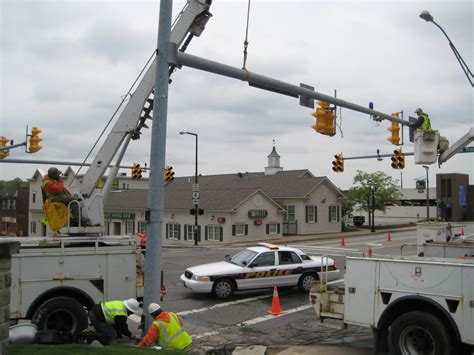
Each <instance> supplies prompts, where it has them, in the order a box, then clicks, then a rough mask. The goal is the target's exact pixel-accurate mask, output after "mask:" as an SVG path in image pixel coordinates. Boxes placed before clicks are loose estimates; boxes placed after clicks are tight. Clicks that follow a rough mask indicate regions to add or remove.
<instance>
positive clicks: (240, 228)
mask: <svg viewBox="0 0 474 355" xmlns="http://www.w3.org/2000/svg"><path fill="white" fill-rule="evenodd" d="M247 234H249V229H248V225H247V224H245V223H236V224H234V225H233V226H232V235H235V236H238V237H240V236H243V235H247Z"/></svg>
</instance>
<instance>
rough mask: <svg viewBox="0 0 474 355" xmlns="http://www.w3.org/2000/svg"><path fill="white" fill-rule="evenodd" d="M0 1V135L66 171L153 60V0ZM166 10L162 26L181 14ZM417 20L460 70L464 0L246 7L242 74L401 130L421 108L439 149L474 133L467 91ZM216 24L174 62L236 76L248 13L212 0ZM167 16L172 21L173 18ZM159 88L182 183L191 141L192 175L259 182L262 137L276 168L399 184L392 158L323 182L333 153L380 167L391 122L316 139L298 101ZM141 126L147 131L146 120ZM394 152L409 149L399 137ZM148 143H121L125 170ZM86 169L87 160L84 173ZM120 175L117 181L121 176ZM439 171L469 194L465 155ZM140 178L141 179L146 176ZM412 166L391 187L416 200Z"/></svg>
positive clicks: (468, 16) (26, 174)
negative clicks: (196, 61)
mask: <svg viewBox="0 0 474 355" xmlns="http://www.w3.org/2000/svg"><path fill="white" fill-rule="evenodd" d="M0 3H1V9H0V10H1V48H0V50H1V53H0V58H1V77H0V81H1V90H0V92H1V95H0V100H1V101H0V109H1V114H0V120H1V126H0V135H2V136H6V137H8V138H10V139H13V140H14V141H15V143H20V142H23V141H24V140H25V129H26V126H27V125H28V126H29V127H33V126H37V127H39V128H40V129H42V130H43V133H42V135H41V136H42V138H43V142H42V145H43V149H42V150H41V151H40V152H38V153H36V154H26V153H25V152H24V150H23V149H21V148H17V149H14V150H12V151H11V153H10V158H16V159H34V160H60V161H74V162H76V161H77V162H79V161H82V160H83V159H84V157H85V156H86V154H87V153H88V152H89V150H90V149H91V147H92V145H93V144H94V142H95V140H96V139H97V137H98V136H99V134H100V132H101V131H102V130H103V128H104V126H105V125H106V123H107V121H108V120H109V118H110V117H111V115H112V114H113V112H114V111H115V109H116V107H117V106H118V104H119V103H120V100H121V96H122V95H124V94H125V93H126V92H127V90H128V88H129V87H130V85H131V84H132V82H133V81H134V79H135V78H136V76H137V75H138V73H139V72H140V70H141V69H142V67H143V65H144V64H145V62H146V61H147V59H148V58H149V57H150V55H151V54H152V52H153V50H154V48H155V47H156V42H157V35H158V15H159V1H131V0H130V1H105V0H103V1H92V0H61V1H60V0H57V1H42V0H35V1H33V0H32V1H22V0H0ZM183 4H184V2H183V1H175V2H174V3H173V14H177V13H178V12H179V11H180V10H181V9H182V7H183ZM422 10H429V11H430V12H431V14H432V15H433V17H434V19H435V21H436V22H437V23H438V24H439V25H440V26H442V27H443V28H444V30H445V31H446V32H447V33H448V35H449V37H450V38H451V40H452V41H453V43H454V44H455V46H456V47H457V49H458V51H459V52H460V53H461V55H462V56H463V58H464V60H465V61H466V62H467V63H468V64H469V66H470V68H471V70H472V69H474V66H473V65H472V64H473V42H474V40H473V28H474V22H473V2H472V1H470V0H467V1H413V0H410V1H408V0H407V1H349V0H348V1H275V0H273V1H263V0H260V1H259V0H253V1H252V2H251V12H250V24H249V35H248V36H249V37H248V40H249V47H248V59H247V69H248V70H249V71H252V72H254V73H258V74H261V75H265V76H267V77H271V78H274V79H278V80H282V81H284V82H287V83H290V84H293V85H299V84H300V83H306V84H309V85H312V86H314V87H315V90H316V91H318V92H320V93H324V94H328V95H333V94H334V90H337V96H338V97H339V98H341V99H343V100H346V101H349V102H352V103H355V104H359V105H362V106H367V105H368V103H369V102H373V103H374V105H375V109H377V110H379V111H382V112H384V113H387V114H390V113H392V112H398V111H403V112H404V115H405V116H404V117H405V119H408V115H412V116H415V114H414V113H413V111H414V110H415V109H416V108H417V107H422V108H423V109H424V110H425V112H427V113H428V114H429V115H430V117H431V123H432V126H433V128H434V129H439V131H440V133H441V135H442V136H445V137H447V138H448V140H449V141H450V143H451V144H452V143H454V142H456V141H457V140H458V139H459V138H460V137H461V136H463V135H464V134H465V133H466V132H467V131H468V129H469V128H470V127H472V126H473V90H472V87H471V86H470V85H469V83H468V81H467V78H466V77H465V75H464V73H463V72H462V69H461V67H460V66H459V64H458V62H457V60H456V58H455V57H454V55H453V53H452V51H451V49H450V48H449V45H448V42H447V40H446V38H445V37H444V36H443V34H442V32H441V31H440V30H439V29H438V28H436V26H435V25H433V24H431V23H427V22H425V21H423V20H422V19H420V18H419V17H418V15H419V14H420V12H421V11H422ZM210 11H211V13H212V14H213V17H212V18H211V19H210V20H209V22H208V24H207V26H206V29H205V30H204V32H203V34H202V35H201V37H199V38H195V39H194V40H193V41H192V42H191V44H190V45H189V47H188V49H187V53H190V54H194V55H197V56H200V57H202V58H206V59H210V60H213V61H217V62H220V63H223V64H227V65H231V66H234V67H237V68H241V67H242V62H243V41H244V39H245V26H246V16H247V1H246V0H239V1H225V0H214V1H213V4H212V6H211V9H210ZM173 18H174V16H173ZM172 79H173V82H172V84H171V85H170V88H169V106H168V129H167V148H166V160H167V163H168V164H169V165H172V166H173V168H174V171H175V173H176V176H190V175H193V174H194V156H195V155H194V154H195V152H194V144H195V140H194V137H192V136H189V135H184V136H181V135H179V134H178V132H179V131H182V130H185V131H190V132H195V133H197V134H199V172H200V173H201V174H203V175H209V174H225V173H237V172H258V171H263V170H264V167H265V166H267V156H268V154H269V153H270V152H271V150H272V146H273V140H275V142H276V143H275V146H276V150H277V152H278V153H279V154H280V156H281V166H282V167H283V168H284V169H285V170H293V169H309V170H310V171H311V172H312V173H313V174H314V175H315V176H328V177H329V179H330V180H331V181H333V182H334V183H335V184H336V185H337V186H339V187H341V188H344V189H346V188H349V187H350V186H351V184H352V181H353V178H354V175H355V174H356V171H357V170H358V169H360V170H363V171H366V172H375V171H378V170H381V171H384V172H385V173H387V174H388V175H390V176H393V177H394V178H396V179H398V180H400V177H401V173H400V171H398V170H393V169H392V168H391V167H390V158H385V159H384V160H383V161H377V160H376V159H365V160H348V161H346V163H345V172H344V173H342V174H341V173H334V172H333V171H332V164H331V162H332V160H333V157H334V154H336V153H339V152H342V153H343V154H344V156H345V157H354V156H365V155H373V154H376V150H377V149H379V150H380V153H381V154H391V153H392V152H393V149H394V148H395V146H393V145H391V144H390V143H389V142H388V141H387V137H388V136H389V132H388V131H387V129H386V128H387V127H388V124H389V123H388V122H382V123H380V124H375V123H374V122H373V121H372V120H371V119H370V118H369V116H368V115H365V114H362V113H359V112H355V111H350V110H347V109H343V110H342V112H341V114H340V115H339V118H338V123H339V124H340V127H341V130H342V134H341V131H340V130H338V132H337V135H335V136H334V137H328V136H324V135H321V134H318V133H316V132H315V131H314V130H313V129H312V128H311V124H313V123H314V118H313V117H312V116H311V112H312V110H311V109H309V108H305V107H302V106H300V105H299V100H298V99H295V98H292V97H287V96H283V95H279V94H275V93H271V92H266V91H262V90H260V89H256V88H252V87H249V86H248V84H247V83H246V82H243V81H238V80H235V79H231V78H227V77H223V76H217V75H215V74H211V73H207V72H202V71H198V70H195V69H192V68H186V67H183V68H182V69H181V70H178V71H177V72H175V73H174V74H173V77H172ZM150 127H151V122H150ZM405 133H406V134H405V145H404V146H403V150H404V151H405V152H413V149H414V148H413V144H412V143H409V142H408V130H406V132H405ZM150 137H151V130H144V132H143V134H142V139H141V140H139V141H133V142H132V143H131V145H130V148H129V149H128V151H127V154H126V155H125V157H124V160H123V164H125V165H131V164H132V163H133V162H139V163H141V164H142V165H144V163H145V162H148V161H149V155H150ZM89 161H90V160H89ZM37 167H40V168H43V169H47V168H48V166H44V165H43V166H41V165H26V164H11V163H10V164H5V163H2V164H0V179H12V178H15V177H21V178H23V179H26V178H30V177H32V175H33V173H34V171H35V169H36V168H37ZM125 172H127V174H129V173H130V171H125ZM437 173H465V174H469V175H470V176H471V180H470V183H471V184H474V181H473V179H472V176H474V154H458V155H456V156H455V157H453V158H452V159H450V160H449V161H448V162H446V163H444V164H443V165H442V166H441V167H438V165H437V164H433V165H431V168H430V179H431V181H432V182H434V181H435V180H434V179H435V175H436V174H437ZM145 176H146V175H145ZM423 176H425V169H423V168H422V167H421V166H420V165H415V164H414V160H413V157H407V159H406V168H405V169H404V170H403V186H404V187H414V186H415V179H416V178H420V177H423Z"/></svg>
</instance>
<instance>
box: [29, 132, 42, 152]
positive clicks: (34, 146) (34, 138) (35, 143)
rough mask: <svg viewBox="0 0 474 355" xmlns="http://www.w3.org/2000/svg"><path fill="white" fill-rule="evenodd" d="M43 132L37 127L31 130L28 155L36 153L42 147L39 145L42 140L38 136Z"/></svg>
mask: <svg viewBox="0 0 474 355" xmlns="http://www.w3.org/2000/svg"><path fill="white" fill-rule="evenodd" d="M41 132H43V131H42V130H40V129H39V128H38V127H33V128H32V129H31V134H30V135H29V136H30V142H29V143H30V144H29V147H28V150H27V152H28V153H36V152H37V151H39V150H41V149H42V148H43V147H42V146H41V145H40V144H39V143H40V142H41V141H42V140H43V139H41V138H40V137H39V134H40V133H41Z"/></svg>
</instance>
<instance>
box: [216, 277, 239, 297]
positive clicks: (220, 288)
mask: <svg viewBox="0 0 474 355" xmlns="http://www.w3.org/2000/svg"><path fill="white" fill-rule="evenodd" d="M212 293H213V294H214V296H216V297H217V298H218V299H220V300H225V299H227V298H229V297H230V296H232V294H233V293H234V285H233V284H232V282H231V281H230V280H228V279H220V280H217V281H216V282H215V283H214V287H213V288H212Z"/></svg>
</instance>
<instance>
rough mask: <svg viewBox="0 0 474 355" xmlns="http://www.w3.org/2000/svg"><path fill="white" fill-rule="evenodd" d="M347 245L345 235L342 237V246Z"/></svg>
mask: <svg viewBox="0 0 474 355" xmlns="http://www.w3.org/2000/svg"><path fill="white" fill-rule="evenodd" d="M345 246H346V240H345V239H344V237H341V247H345Z"/></svg>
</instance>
